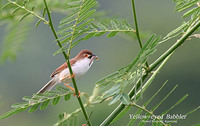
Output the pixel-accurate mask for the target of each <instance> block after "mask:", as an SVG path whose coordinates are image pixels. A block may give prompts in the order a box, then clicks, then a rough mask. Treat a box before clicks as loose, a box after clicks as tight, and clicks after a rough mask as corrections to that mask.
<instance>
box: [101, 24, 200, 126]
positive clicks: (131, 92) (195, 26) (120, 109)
mask: <svg viewBox="0 0 200 126" xmlns="http://www.w3.org/2000/svg"><path fill="white" fill-rule="evenodd" d="M199 27H200V21H198V22H197V23H196V24H195V25H194V26H193V27H192V28H191V29H189V30H188V31H187V32H186V33H185V34H184V35H183V36H182V37H181V38H180V39H179V40H178V41H177V42H176V43H175V44H174V45H172V46H171V47H170V48H169V49H168V50H167V51H166V52H165V53H164V54H163V55H161V56H160V57H159V58H158V59H157V60H156V61H155V62H154V63H152V64H151V65H150V68H149V71H147V74H146V75H144V76H143V77H142V80H144V79H146V77H147V75H148V73H150V72H151V71H153V69H155V68H156V67H157V66H158V65H159V64H160V63H161V62H162V61H163V60H165V58H167V56H169V55H170V54H171V53H173V52H174V51H175V50H176V49H177V48H178V47H179V46H180V45H182V44H183V43H184V42H185V40H186V39H187V38H188V37H189V36H190V35H191V34H192V33H193V32H194V31H195V30H196V29H197V28H199ZM136 85H137V86H136V89H137V90H138V89H139V87H140V85H141V81H139V82H138V83H137V84H136ZM135 93H136V92H135V88H132V89H131V90H130V92H129V97H132V96H133V95H134V94H135ZM124 107H125V105H124V104H119V106H118V107H117V108H116V109H115V110H114V111H113V112H112V113H111V114H110V115H109V116H108V117H107V118H106V119H105V120H104V121H103V122H102V123H101V126H108V125H109V124H110V123H111V122H112V120H113V119H114V118H115V117H116V116H117V115H118V114H119V113H120V112H121V111H122V110H123V109H124Z"/></svg>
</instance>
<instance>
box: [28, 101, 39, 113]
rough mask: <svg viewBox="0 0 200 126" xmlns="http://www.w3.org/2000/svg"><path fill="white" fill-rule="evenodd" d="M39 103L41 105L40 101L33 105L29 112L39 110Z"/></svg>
mask: <svg viewBox="0 0 200 126" xmlns="http://www.w3.org/2000/svg"><path fill="white" fill-rule="evenodd" d="M39 105H40V103H37V104H34V105H33V106H31V108H30V109H29V110H28V112H33V111H35V110H37V109H38V107H39Z"/></svg>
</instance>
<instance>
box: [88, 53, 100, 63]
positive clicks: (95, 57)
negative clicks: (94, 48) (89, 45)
mask: <svg viewBox="0 0 200 126" xmlns="http://www.w3.org/2000/svg"><path fill="white" fill-rule="evenodd" d="M95 59H96V60H98V59H99V58H98V57H97V56H96V55H92V58H91V61H90V63H89V65H91V63H92V62H93V61H94V60H95Z"/></svg>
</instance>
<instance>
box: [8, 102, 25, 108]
mask: <svg viewBox="0 0 200 126" xmlns="http://www.w3.org/2000/svg"><path fill="white" fill-rule="evenodd" d="M27 105H28V103H27V102H22V103H16V104H13V105H12V106H11V108H18V107H20V108H24V107H26V106H27Z"/></svg>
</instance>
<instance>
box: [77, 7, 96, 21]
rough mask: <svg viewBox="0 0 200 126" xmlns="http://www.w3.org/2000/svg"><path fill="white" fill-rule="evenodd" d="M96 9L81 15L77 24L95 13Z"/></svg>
mask: <svg viewBox="0 0 200 126" xmlns="http://www.w3.org/2000/svg"><path fill="white" fill-rule="evenodd" d="M95 11H96V10H91V11H89V12H87V13H86V14H84V15H83V16H81V17H80V19H79V20H78V21H77V24H79V23H81V22H82V21H84V20H86V19H88V18H89V17H91V16H92V15H93V14H94V12H95Z"/></svg>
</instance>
